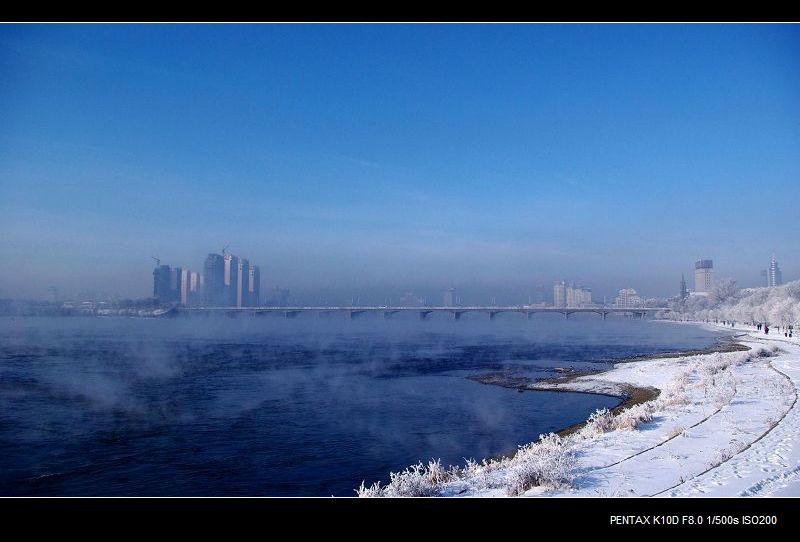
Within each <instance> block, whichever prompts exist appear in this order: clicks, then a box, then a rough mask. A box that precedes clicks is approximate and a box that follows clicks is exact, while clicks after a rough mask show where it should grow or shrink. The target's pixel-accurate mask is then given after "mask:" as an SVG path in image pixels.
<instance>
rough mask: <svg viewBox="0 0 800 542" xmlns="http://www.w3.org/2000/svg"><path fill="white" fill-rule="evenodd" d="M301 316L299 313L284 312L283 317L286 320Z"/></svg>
mask: <svg viewBox="0 0 800 542" xmlns="http://www.w3.org/2000/svg"><path fill="white" fill-rule="evenodd" d="M298 314H300V312H299V311H284V312H283V316H284V317H285V318H297V315H298Z"/></svg>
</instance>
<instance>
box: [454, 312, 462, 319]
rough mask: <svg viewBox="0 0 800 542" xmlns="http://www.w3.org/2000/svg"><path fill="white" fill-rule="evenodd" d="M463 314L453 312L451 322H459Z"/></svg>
mask: <svg viewBox="0 0 800 542" xmlns="http://www.w3.org/2000/svg"><path fill="white" fill-rule="evenodd" d="M462 314H464V313H463V312H458V311H453V320H461V315H462Z"/></svg>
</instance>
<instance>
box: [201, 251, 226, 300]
mask: <svg viewBox="0 0 800 542" xmlns="http://www.w3.org/2000/svg"><path fill="white" fill-rule="evenodd" d="M202 277H203V278H202V283H203V304H204V305H205V306H206V307H223V306H225V305H226V304H227V303H226V302H225V260H224V259H223V257H222V256H220V255H219V254H209V255H208V258H206V263H205V265H204V266H203V275H202Z"/></svg>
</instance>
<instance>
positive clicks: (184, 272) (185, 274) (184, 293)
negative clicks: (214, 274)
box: [178, 269, 192, 307]
mask: <svg viewBox="0 0 800 542" xmlns="http://www.w3.org/2000/svg"><path fill="white" fill-rule="evenodd" d="M191 275H192V272H191V271H189V270H188V269H181V276H180V284H179V290H178V291H179V292H180V303H181V305H183V306H184V307H185V306H186V305H188V304H189V286H190V280H191Z"/></svg>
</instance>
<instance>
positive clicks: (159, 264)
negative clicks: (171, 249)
mask: <svg viewBox="0 0 800 542" xmlns="http://www.w3.org/2000/svg"><path fill="white" fill-rule="evenodd" d="M150 257H151V258H153V259H154V260H155V261H156V267H161V259H160V258H159V257H158V256H150Z"/></svg>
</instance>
